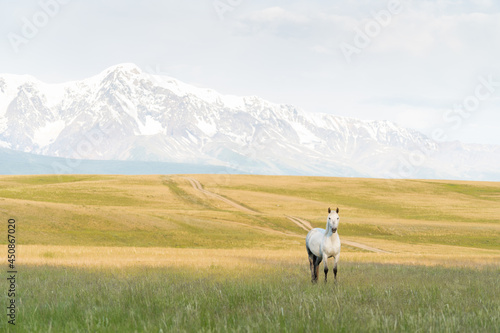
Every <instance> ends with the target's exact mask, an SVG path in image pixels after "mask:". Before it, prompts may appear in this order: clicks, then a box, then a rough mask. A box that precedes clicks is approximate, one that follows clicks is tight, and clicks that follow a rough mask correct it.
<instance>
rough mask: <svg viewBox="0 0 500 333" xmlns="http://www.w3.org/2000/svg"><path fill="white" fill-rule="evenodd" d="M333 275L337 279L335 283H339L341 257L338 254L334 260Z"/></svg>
mask: <svg viewBox="0 0 500 333" xmlns="http://www.w3.org/2000/svg"><path fill="white" fill-rule="evenodd" d="M333 260H334V262H333V275H334V277H335V283H337V264H338V262H339V255H338V254H337V256H336V257H334V258H333Z"/></svg>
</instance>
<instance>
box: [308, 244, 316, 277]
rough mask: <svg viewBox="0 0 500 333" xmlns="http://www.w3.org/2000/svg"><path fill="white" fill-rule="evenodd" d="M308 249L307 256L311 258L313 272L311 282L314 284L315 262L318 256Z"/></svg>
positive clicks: (310, 267)
mask: <svg viewBox="0 0 500 333" xmlns="http://www.w3.org/2000/svg"><path fill="white" fill-rule="evenodd" d="M306 248H307V255H308V256H309V269H310V270H311V282H314V262H315V261H316V256H315V255H314V254H313V253H312V252H311V251H310V250H309V248H308V247H306Z"/></svg>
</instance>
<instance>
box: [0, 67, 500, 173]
mask: <svg viewBox="0 0 500 333" xmlns="http://www.w3.org/2000/svg"><path fill="white" fill-rule="evenodd" d="M0 148H1V149H0V156H2V160H5V157H4V156H10V158H12V156H14V155H15V156H18V157H19V156H24V157H26V156H32V157H31V159H32V160H33V159H36V158H37V157H33V156H39V155H41V156H44V159H43V161H44V162H43V163H45V164H47V165H51V166H52V167H51V168H48V169H47V168H41V169H40V171H39V172H37V168H39V166H40V164H39V163H38V164H37V163H35V164H34V165H33V167H32V168H31V169H30V170H28V171H30V172H27V173H80V172H84V173H141V170H142V171H143V173H148V168H147V167H144V166H145V165H147V163H151V164H150V165H153V164H152V163H153V162H154V163H156V164H155V165H156V166H157V168H156V167H155V168H151V170H150V172H153V170H154V172H155V173H169V170H170V169H169V168H168V166H172V165H177V166H179V168H180V170H184V169H183V166H184V167H186V169H185V170H186V172H185V173H188V172H189V170H196V172H204V171H207V172H214V170H217V171H216V172H219V173H220V172H228V173H235V172H239V173H254V174H274V175H282V174H283V175H284V174H286V175H321V176H350V177H354V176H356V177H379V178H440V179H472V180H500V146H496V145H479V144H463V143H460V142H436V141H433V140H432V139H430V138H428V137H426V136H425V135H423V134H422V133H420V132H418V131H415V130H412V129H408V128H403V127H400V126H398V125H397V124H395V123H393V122H389V121H366V120H359V119H353V118H346V117H339V116H335V115H331V114H320V113H311V112H305V111H303V110H300V109H299V108H297V107H295V106H293V105H288V104H276V103H272V102H269V101H266V100H264V99H262V98H259V97H256V96H246V97H239V96H231V95H223V94H220V93H218V92H216V91H214V90H211V89H205V88H198V87H194V86H192V85H188V84H186V83H183V82H181V81H179V80H176V79H174V78H171V77H167V76H163V75H153V74H149V73H146V72H144V71H142V70H141V69H140V68H139V67H137V66H136V65H133V64H120V65H116V66H113V67H111V68H108V69H106V70H105V71H103V72H101V73H100V74H98V75H96V76H93V77H90V78H88V79H85V80H80V81H73V82H66V83H61V84H47V83H44V82H41V81H39V80H37V79H36V78H34V77H31V76H27V75H11V74H2V75H0ZM21 153H22V154H24V155H19V154H21ZM17 160H23V159H22V158H21V159H19V158H18V159H17ZM24 160H30V158H24ZM81 160H86V161H94V162H92V163H90V162H85V163H87V164H86V165H90V166H92V167H89V168H90V169H83V170H82V169H81V162H79V161H81ZM120 161H121V162H120ZM88 163H90V164H88ZM120 163H122V164H120ZM123 163H128V164H126V165H127V167H123V165H124V164H123ZM162 163H164V164H162ZM45 164H44V165H45ZM117 165H122V167H117ZM162 165H163V166H165V169H164V170H165V172H161V171H163V169H162ZM188 166H196V167H195V168H194V169H190V167H188ZM25 167H26V168H28V169H29V166H25ZM92 168H94V169H95V170H91V169H92ZM174 169H175V170H176V172H177V171H179V169H177V168H174ZM50 170H53V172H48V171H50ZM172 170H173V169H172ZM89 171H95V172H89ZM100 171H101V172H100ZM158 171H159V172H158ZM0 172H5V173H9V171H7V169H2V168H1V167H0ZM180 173H182V172H180Z"/></svg>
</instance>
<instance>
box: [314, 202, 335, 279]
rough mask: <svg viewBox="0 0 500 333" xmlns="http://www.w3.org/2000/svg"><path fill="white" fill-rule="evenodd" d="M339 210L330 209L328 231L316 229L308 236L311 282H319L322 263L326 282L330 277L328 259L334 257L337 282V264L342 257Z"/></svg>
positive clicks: (327, 222)
mask: <svg viewBox="0 0 500 333" xmlns="http://www.w3.org/2000/svg"><path fill="white" fill-rule="evenodd" d="M339 221H340V217H339V209H338V208H337V211H335V212H332V211H331V210H330V208H328V218H327V220H326V230H325V229H321V228H314V229H312V230H311V231H309V233H308V234H307V237H306V248H307V254H308V255H309V265H310V267H311V277H312V279H311V282H313V283H315V282H318V275H319V274H318V270H319V264H320V263H321V261H324V266H325V270H324V271H325V282H326V277H327V275H328V265H327V259H328V258H330V257H333V259H334V263H333V274H334V276H335V282H337V264H338V262H339V256H340V238H339V233H338V232H337V229H338V227H339Z"/></svg>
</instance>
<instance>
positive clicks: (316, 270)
mask: <svg viewBox="0 0 500 333" xmlns="http://www.w3.org/2000/svg"><path fill="white" fill-rule="evenodd" d="M315 259H316V260H314V282H318V277H319V264H320V263H321V257H316V258H315Z"/></svg>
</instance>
